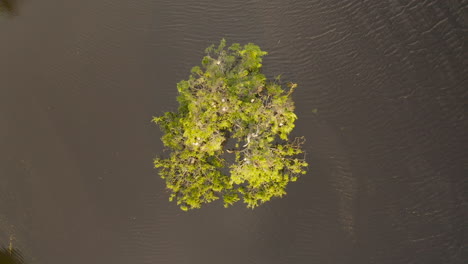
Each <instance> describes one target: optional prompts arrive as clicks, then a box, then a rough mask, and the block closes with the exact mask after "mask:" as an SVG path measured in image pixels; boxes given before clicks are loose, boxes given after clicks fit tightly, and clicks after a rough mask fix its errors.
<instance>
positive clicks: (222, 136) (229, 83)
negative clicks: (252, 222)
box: [153, 39, 307, 211]
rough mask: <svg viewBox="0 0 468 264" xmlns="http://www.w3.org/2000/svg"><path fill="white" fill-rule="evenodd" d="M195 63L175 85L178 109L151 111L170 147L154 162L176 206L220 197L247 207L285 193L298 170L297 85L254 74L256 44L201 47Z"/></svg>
mask: <svg viewBox="0 0 468 264" xmlns="http://www.w3.org/2000/svg"><path fill="white" fill-rule="evenodd" d="M205 53H206V56H205V57H204V58H203V60H202V63H201V66H195V67H193V68H192V70H191V74H190V76H189V78H188V80H183V81H181V82H179V83H178V84H177V89H178V91H179V96H178V97H177V101H178V102H179V108H178V110H177V111H175V112H167V113H165V114H164V115H163V116H159V117H154V118H153V121H154V122H155V123H157V124H158V125H159V126H160V128H161V130H162V131H163V133H164V135H163V137H162V141H163V143H164V145H165V146H166V147H167V148H168V149H170V151H171V153H170V155H169V157H167V158H161V157H160V158H156V159H155V160H154V165H155V167H156V168H159V174H160V176H161V177H162V178H163V179H165V181H166V186H167V189H168V190H169V191H170V192H171V194H170V197H169V200H170V201H173V200H175V201H176V202H177V204H178V205H179V206H180V208H181V209H182V210H184V211H187V210H189V209H194V208H200V207H201V205H202V204H204V203H210V202H212V201H215V200H217V199H220V198H222V200H223V202H224V206H225V207H228V206H229V205H232V204H234V203H235V202H237V201H239V200H241V199H242V200H243V202H244V203H245V204H246V205H247V207H248V208H255V207H256V206H258V205H260V204H262V203H264V202H267V201H269V200H270V199H271V198H272V197H281V196H283V195H285V194H286V191H285V189H286V186H287V184H288V183H289V182H291V181H296V180H297V178H298V176H299V175H301V174H305V173H306V171H305V169H306V167H307V163H306V161H305V160H304V152H303V150H302V149H301V147H302V144H303V143H304V140H305V139H304V138H303V137H300V138H294V139H290V138H289V134H290V133H291V131H292V130H293V128H294V122H295V120H296V119H297V116H296V114H295V113H294V102H293V100H292V98H291V95H292V93H293V92H294V90H295V88H296V87H297V84H295V83H287V84H286V85H285V86H286V87H284V88H283V85H282V84H281V81H280V78H279V76H278V77H277V78H275V79H274V80H272V81H268V80H267V79H266V77H265V75H263V74H262V73H261V67H262V57H263V56H264V55H266V54H267V52H265V51H262V50H261V49H260V47H259V46H257V45H255V44H252V43H249V44H246V45H244V46H241V45H240V44H238V43H234V44H232V45H231V46H230V47H226V41H225V40H224V39H223V40H221V43H220V44H219V45H218V46H217V47H215V46H214V45H212V46H210V47H208V48H207V49H206V50H205Z"/></svg>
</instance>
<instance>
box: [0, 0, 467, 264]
mask: <svg viewBox="0 0 468 264" xmlns="http://www.w3.org/2000/svg"><path fill="white" fill-rule="evenodd" d="M467 11H468V2H467V1H455V0H454V1H432V0H429V1H389V0H386V1H370V0H367V1H349V0H347V1H332V0H329V1H313V0H300V1H279V0H273V1H260V0H257V1H256V0H251V1H226V0H218V1H214V0H209V1H207V0H202V1H188V0H176V1H169V0H152V1H150V0H142V1H122V0H113V1H110V0H105V1H91V0H82V1H71V0H43V1H29V0H23V1H20V2H19V3H18V4H17V6H16V11H15V12H16V16H12V17H10V16H2V17H0V38H1V41H0V180H1V184H0V246H1V245H3V246H8V243H9V240H10V237H11V238H12V243H13V246H15V247H16V248H18V249H19V250H21V252H22V253H23V255H24V258H25V259H26V260H27V263H39V264H42V263H43V264H63V263H67V264H75V263H76V264H82V263H113V264H120V263H122V264H124V263H125V264H126V263H135V264H140V263H141V264H146V263H148V264H150V263H158V264H165V263H168V264H169V263H170V264H173V263H175V264H218V263H223V264H231V263H232V264H238V263H243V264H249V263H252V264H257V263H258V264H263V263H268V264H283V263H288V264H289V263H291V264H295V263H299V264H303V263H304V264H309V263H317V264H325V263H337V264H341V263H350V264H367V263H379V264H380V263H388V264H396V263H421V264H430V263H435V264H439V263H450V264H451V263H456V264H458V263H460V264H461V263H466V262H465V261H466V260H467V259H468V177H467V176H468V171H467V167H468V152H467V150H466V149H467V146H468V133H467V131H468V116H467V114H468V113H467V102H468V98H467V97H468V89H467V87H468V52H467V47H466V45H467V36H468V34H467V33H468V16H467V13H468V12H467ZM223 37H224V38H226V39H227V41H228V43H232V42H240V43H243V44H245V43H248V42H253V43H255V44H258V45H259V46H260V47H261V48H262V49H263V50H266V51H268V52H269V55H268V56H267V57H265V59H264V72H265V73H266V74H267V75H268V76H273V75H277V74H282V78H283V80H290V81H294V82H297V83H298V84H299V87H298V89H297V90H296V93H295V94H294V99H295V101H296V111H297V114H298V116H299V119H298V121H297V126H296V129H295V130H294V132H293V133H294V135H297V136H302V135H303V136H305V137H306V138H307V142H306V146H305V148H306V150H307V161H308V162H309V164H310V167H309V171H308V173H307V174H306V175H304V176H303V177H302V178H300V180H299V181H298V182H296V183H292V184H290V185H289V186H288V189H287V191H288V195H287V196H286V197H284V198H283V199H275V200H273V201H271V202H269V203H267V204H265V205H263V206H261V207H260V208H258V209H255V210H253V211H252V210H248V209H246V208H245V207H244V205H243V204H239V205H237V206H234V207H232V208H229V209H224V208H223V207H222V205H221V204H220V203H213V204H210V205H208V206H205V207H204V208H202V209H200V210H195V211H191V212H188V213H184V212H182V211H181V210H179V209H178V207H177V206H176V205H175V204H173V203H169V202H168V196H169V194H168V193H167V192H166V191H165V188H164V187H165V186H164V182H163V180H161V179H160V178H159V176H158V175H157V171H156V170H155V169H153V167H152V159H153V158H154V157H155V156H156V155H159V154H161V153H162V150H163V148H162V143H161V142H160V140H159V138H160V137H161V135H162V134H161V132H160V131H159V129H158V127H156V126H155V125H153V124H152V123H150V120H151V118H152V116H153V115H160V114H161V113H163V112H165V111H169V110H174V109H175V107H176V106H177V103H176V101H175V96H176V93H177V90H176V88H175V84H176V83H177V82H178V81H180V80H182V79H184V78H187V76H188V73H189V70H190V68H191V67H192V66H195V65H197V64H199V63H200V61H201V58H202V56H203V50H204V48H205V47H207V46H208V45H210V44H211V43H217V42H218V41H219V40H220V39H221V38H223ZM315 109H316V111H314V110H315Z"/></svg>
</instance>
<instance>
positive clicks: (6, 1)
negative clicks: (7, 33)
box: [0, 0, 18, 15]
mask: <svg viewBox="0 0 468 264" xmlns="http://www.w3.org/2000/svg"><path fill="white" fill-rule="evenodd" d="M0 13H7V14H10V15H16V14H18V1H16V0H0Z"/></svg>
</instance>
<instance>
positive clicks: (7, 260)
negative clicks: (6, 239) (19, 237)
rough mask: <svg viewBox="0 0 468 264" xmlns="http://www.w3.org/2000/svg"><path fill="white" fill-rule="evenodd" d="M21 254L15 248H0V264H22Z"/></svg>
mask: <svg viewBox="0 0 468 264" xmlns="http://www.w3.org/2000/svg"><path fill="white" fill-rule="evenodd" d="M24 263H25V262H24V259H23V256H22V255H21V252H20V251H19V250H18V249H16V248H11V247H10V248H0V264H24Z"/></svg>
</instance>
